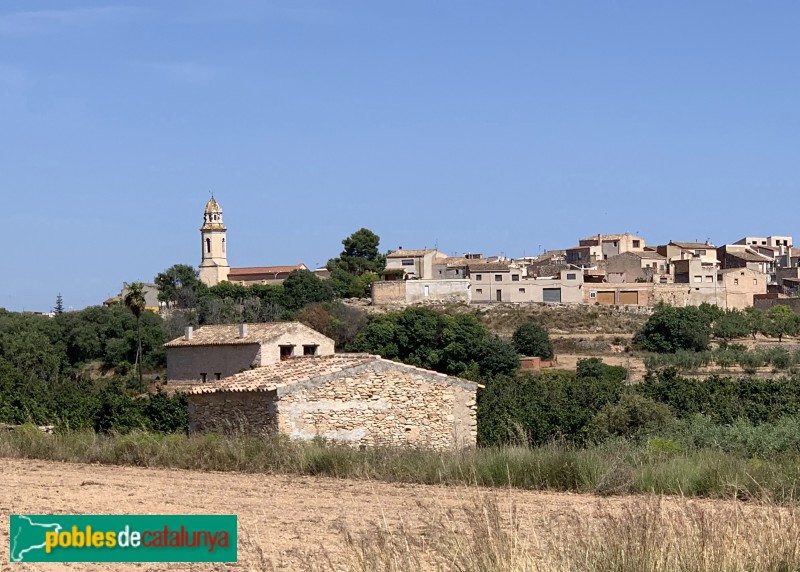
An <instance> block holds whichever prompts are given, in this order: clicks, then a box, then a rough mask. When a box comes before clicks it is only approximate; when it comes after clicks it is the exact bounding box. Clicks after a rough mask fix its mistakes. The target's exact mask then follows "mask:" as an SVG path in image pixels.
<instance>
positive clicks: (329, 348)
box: [261, 328, 334, 365]
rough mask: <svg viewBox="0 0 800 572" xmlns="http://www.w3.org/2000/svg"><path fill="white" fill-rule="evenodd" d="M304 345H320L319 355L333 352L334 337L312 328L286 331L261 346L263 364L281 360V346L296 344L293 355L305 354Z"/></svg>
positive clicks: (318, 348)
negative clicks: (331, 337)
mask: <svg viewBox="0 0 800 572" xmlns="http://www.w3.org/2000/svg"><path fill="white" fill-rule="evenodd" d="M304 345H316V346H318V347H317V353H316V355H319V356H326V355H331V354H333V346H334V342H333V340H332V339H330V338H329V337H327V336H323V335H322V334H320V333H318V332H316V331H314V330H312V329H310V328H303V329H302V330H300V331H293V332H286V333H284V334H281V335H280V336H278V337H277V338H274V339H272V340H270V341H269V343H265V344H263V345H262V347H261V365H268V364H271V363H277V362H279V361H281V348H280V346H294V353H293V354H292V355H295V356H301V355H303V346H304Z"/></svg>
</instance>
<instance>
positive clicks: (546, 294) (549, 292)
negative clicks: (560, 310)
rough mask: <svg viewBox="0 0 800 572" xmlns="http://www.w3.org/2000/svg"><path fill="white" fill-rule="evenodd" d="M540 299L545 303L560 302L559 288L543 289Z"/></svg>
mask: <svg viewBox="0 0 800 572" xmlns="http://www.w3.org/2000/svg"><path fill="white" fill-rule="evenodd" d="M542 299H543V300H544V301H545V302H561V288H545V289H544V291H543V292H542Z"/></svg>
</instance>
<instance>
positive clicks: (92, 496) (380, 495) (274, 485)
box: [0, 459, 738, 572]
mask: <svg viewBox="0 0 800 572" xmlns="http://www.w3.org/2000/svg"><path fill="white" fill-rule="evenodd" d="M0 474H2V480H1V481H0V512H2V514H3V518H2V519H0V545H2V546H3V547H4V548H3V551H4V553H3V556H2V560H1V561H0V569H3V570H15V571H16V570H19V571H22V570H26V571H28V570H30V571H55V570H89V571H96V572H99V571H103V572H106V571H111V570H136V571H140V572H142V571H156V570H167V569H169V570H172V571H175V570H215V571H228V570H230V571H237V570H281V571H282V570H322V569H325V570H329V569H337V568H338V567H339V564H338V563H339V562H344V561H345V560H346V559H347V552H346V548H345V542H344V532H345V531H349V532H351V533H353V534H356V535H358V534H359V532H361V531H365V530H368V529H369V530H372V529H374V527H375V526H376V523H377V524H379V525H382V526H384V527H385V530H387V531H389V532H390V533H391V532H392V531H398V530H400V529H403V530H405V531H406V534H407V533H408V531H411V533H412V534H414V535H416V534H417V533H419V534H420V535H422V534H423V531H424V530H425V525H426V522H428V523H429V522H430V518H432V515H437V514H438V515H441V514H448V512H449V513H451V514H453V515H455V517H454V518H455V519H456V525H457V526H458V519H459V518H460V517H459V516H458V515H459V514H460V513H459V510H460V509H461V508H462V507H465V506H467V505H469V504H470V503H472V505H473V506H474V503H475V499H476V498H479V497H480V496H481V495H487V494H489V495H493V497H496V502H497V504H498V506H499V507H500V508H501V512H503V513H504V514H512V513H514V514H517V515H520V516H522V519H523V520H522V522H523V523H524V525H523V526H524V527H526V528H530V530H531V533H532V536H531V537H536V538H540V537H542V536H543V535H544V536H546V535H548V534H553V533H552V532H549V531H550V530H551V528H550V525H551V524H552V523H554V522H558V521H562V520H563V519H573V520H574V519H579V520H580V521H582V522H590V521H592V519H595V518H599V515H601V514H606V515H607V514H608V513H609V511H612V512H616V511H624V510H628V509H631V506H632V504H633V503H635V502H636V498H637V497H612V498H600V497H593V496H589V495H577V494H564V493H541V492H528V491H517V490H514V491H507V490H501V491H491V492H488V491H485V490H484V491H480V490H476V489H471V488H465V487H437V486H424V485H402V484H387V483H376V482H363V481H352V480H336V479H328V478H315V477H296V476H283V475H246V474H236V473H202V472H193V471H181V470H168V469H144V468H132V467H117V466H101V465H79V464H67V463H54V462H47V461H37V460H19V459H0ZM664 502H667V503H678V502H687V501H679V500H678V499H671V500H667V501H664ZM688 502H691V503H693V504H696V505H698V506H708V507H712V508H713V510H716V509H717V507H723V506H726V505H727V506H731V505H732V504H735V503H731V502H727V501H714V502H712V501H704V500H696V501H688ZM512 507H513V510H512ZM632 510H635V507H634V509H632ZM737 510H738V509H737ZM19 513H21V514H50V513H62V514H134V513H136V514H191V513H199V514H204V513H206V514H207V513H220V514H237V515H238V517H239V561H238V562H237V563H230V564H24V563H23V564H14V565H11V564H9V563H8V546H9V530H8V515H9V514H19ZM556 540H557V539H556ZM309 562H324V563H325V566H324V567H317V566H316V565H314V566H310V565H309Z"/></svg>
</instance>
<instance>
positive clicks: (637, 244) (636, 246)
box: [633, 240, 639, 248]
mask: <svg viewBox="0 0 800 572" xmlns="http://www.w3.org/2000/svg"><path fill="white" fill-rule="evenodd" d="M633 247H634V248H639V241H638V240H634V241H633Z"/></svg>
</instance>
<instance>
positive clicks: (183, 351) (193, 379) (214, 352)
mask: <svg viewBox="0 0 800 572" xmlns="http://www.w3.org/2000/svg"><path fill="white" fill-rule="evenodd" d="M260 349H261V346H260V345H258V344H257V343H254V344H241V345H220V346H184V347H168V348H167V380H168V381H169V383H199V382H200V381H201V377H200V374H201V373H203V372H204V373H206V374H207V377H206V379H207V381H214V379H215V375H214V374H216V373H221V374H222V377H228V376H230V375H233V374H235V373H239V372H240V371H244V370H247V369H250V368H251V367H254V366H258V365H261V355H260Z"/></svg>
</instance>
